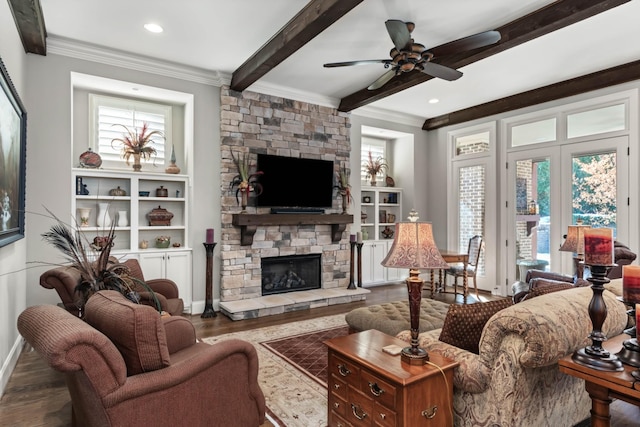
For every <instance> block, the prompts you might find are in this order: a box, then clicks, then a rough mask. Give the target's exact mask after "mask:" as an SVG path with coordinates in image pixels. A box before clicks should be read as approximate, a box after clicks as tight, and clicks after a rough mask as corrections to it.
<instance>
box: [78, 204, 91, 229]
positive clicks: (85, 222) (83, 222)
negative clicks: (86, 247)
mask: <svg viewBox="0 0 640 427" xmlns="http://www.w3.org/2000/svg"><path fill="white" fill-rule="evenodd" d="M78 212H79V213H80V215H79V216H80V227H88V226H89V215H91V208H78Z"/></svg>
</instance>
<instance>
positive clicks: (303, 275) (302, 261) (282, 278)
mask: <svg viewBox="0 0 640 427" xmlns="http://www.w3.org/2000/svg"><path fill="white" fill-rule="evenodd" d="M321 257H322V255H321V254H308V255H289V256H280V257H271V258H262V265H261V267H262V295H272V294H280V293H284V292H295V291H306V290H309V289H320V288H321V287H322V286H321V285H322V275H321V273H322V270H321V266H322V261H321Z"/></svg>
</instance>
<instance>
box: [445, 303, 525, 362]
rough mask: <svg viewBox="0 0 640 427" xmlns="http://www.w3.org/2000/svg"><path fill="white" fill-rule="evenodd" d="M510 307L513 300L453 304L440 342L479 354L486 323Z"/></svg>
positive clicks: (446, 318)
mask: <svg viewBox="0 0 640 427" xmlns="http://www.w3.org/2000/svg"><path fill="white" fill-rule="evenodd" d="M510 305H513V301H512V300H511V298H502V299H499V300H495V301H489V302H479V303H475V304H465V305H459V304H451V305H450V306H449V311H447V316H446V317H445V319H444V325H443V326H442V331H441V332H440V338H439V340H440V341H442V342H446V343H447V344H451V345H454V346H456V347H458V348H462V349H465V350H467V351H470V352H472V353H475V354H478V353H479V352H480V349H479V346H480V337H481V336H482V330H483V329H484V325H485V323H487V321H488V320H489V319H490V318H491V316H493V315H494V314H496V313H497V312H498V311H500V310H502V309H503V308H507V307H509V306H510Z"/></svg>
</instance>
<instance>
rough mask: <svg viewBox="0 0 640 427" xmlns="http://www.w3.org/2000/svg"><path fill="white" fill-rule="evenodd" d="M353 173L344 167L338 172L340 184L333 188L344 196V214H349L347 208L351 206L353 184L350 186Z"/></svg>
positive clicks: (337, 176)
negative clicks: (350, 177)
mask: <svg viewBox="0 0 640 427" xmlns="http://www.w3.org/2000/svg"><path fill="white" fill-rule="evenodd" d="M350 175H351V171H349V169H347V167H346V166H342V167H341V168H340V170H339V171H338V172H336V178H337V181H338V183H337V184H336V185H334V186H333V188H335V189H337V190H338V194H340V195H341V196H342V213H343V214H346V213H347V207H348V206H349V205H350V204H351V200H352V197H351V184H349V176H350Z"/></svg>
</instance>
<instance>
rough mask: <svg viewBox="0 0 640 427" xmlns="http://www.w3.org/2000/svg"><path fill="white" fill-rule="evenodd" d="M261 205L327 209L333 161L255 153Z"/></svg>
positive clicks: (258, 202)
mask: <svg viewBox="0 0 640 427" xmlns="http://www.w3.org/2000/svg"><path fill="white" fill-rule="evenodd" d="M257 169H258V170H259V171H262V172H263V173H264V174H263V175H261V176H260V177H259V178H258V179H259V181H260V183H261V184H262V194H261V195H260V196H258V197H257V199H256V200H257V205H258V206H261V207H293V208H296V207H299V208H330V207H331V206H332V203H333V185H334V182H333V177H334V171H333V162H332V161H329V160H317V159H300V158H295V157H284V156H274V155H268V154H258V165H257Z"/></svg>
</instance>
